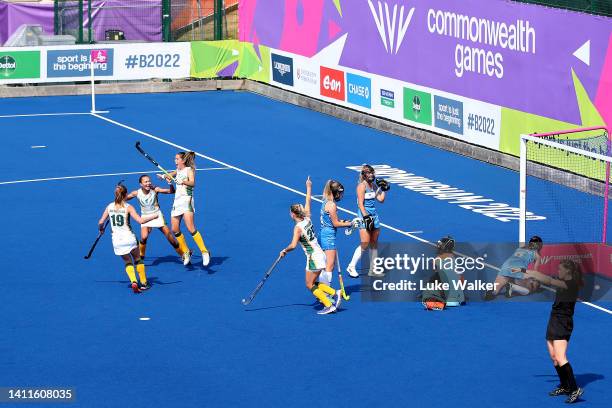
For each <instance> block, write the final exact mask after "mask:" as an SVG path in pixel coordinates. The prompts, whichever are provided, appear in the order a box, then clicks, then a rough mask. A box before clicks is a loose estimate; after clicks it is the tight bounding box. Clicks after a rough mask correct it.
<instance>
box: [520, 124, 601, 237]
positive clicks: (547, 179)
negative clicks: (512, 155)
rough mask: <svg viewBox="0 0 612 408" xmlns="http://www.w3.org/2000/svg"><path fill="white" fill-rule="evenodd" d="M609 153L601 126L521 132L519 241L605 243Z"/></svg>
mask: <svg viewBox="0 0 612 408" xmlns="http://www.w3.org/2000/svg"><path fill="white" fill-rule="evenodd" d="M610 151H611V143H610V135H609V132H608V130H607V129H606V128H604V127H593V128H581V129H572V130H563V131H557V132H552V133H542V134H533V135H521V156H520V210H521V212H520V214H521V215H520V226H519V241H520V242H526V239H529V237H531V236H533V235H538V236H540V237H542V239H543V240H544V242H567V243H572V242H583V243H586V242H592V243H600V242H603V243H605V242H606V238H607V229H608V228H607V227H608V196H609V184H610V164H611V163H612V157H611V154H610ZM526 211H529V212H533V213H536V214H538V215H541V216H542V217H539V219H536V220H530V219H529V218H528V217H526V216H525V214H526Z"/></svg>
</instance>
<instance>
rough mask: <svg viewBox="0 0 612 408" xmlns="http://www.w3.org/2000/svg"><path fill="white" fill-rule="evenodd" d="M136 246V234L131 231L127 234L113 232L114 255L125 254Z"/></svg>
mask: <svg viewBox="0 0 612 408" xmlns="http://www.w3.org/2000/svg"><path fill="white" fill-rule="evenodd" d="M134 248H138V241H137V240H136V235H134V234H133V233H129V234H113V250H114V251H115V255H120V256H121V255H127V254H129V253H130V252H132V251H133V250H134Z"/></svg>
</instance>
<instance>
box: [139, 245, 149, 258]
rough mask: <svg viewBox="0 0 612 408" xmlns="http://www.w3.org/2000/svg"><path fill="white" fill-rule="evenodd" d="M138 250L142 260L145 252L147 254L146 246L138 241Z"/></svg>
mask: <svg viewBox="0 0 612 408" xmlns="http://www.w3.org/2000/svg"><path fill="white" fill-rule="evenodd" d="M138 249H139V250H140V257H141V258H144V257H145V252H147V244H146V243H143V242H142V241H140V243H139V244H138Z"/></svg>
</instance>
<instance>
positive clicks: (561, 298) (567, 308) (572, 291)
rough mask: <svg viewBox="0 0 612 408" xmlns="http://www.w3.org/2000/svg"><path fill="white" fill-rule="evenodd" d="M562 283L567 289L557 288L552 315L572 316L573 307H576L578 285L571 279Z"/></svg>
mask: <svg viewBox="0 0 612 408" xmlns="http://www.w3.org/2000/svg"><path fill="white" fill-rule="evenodd" d="M564 282H565V284H566V285H567V289H563V288H557V293H556V295H555V303H553V306H552V313H555V314H561V315H565V316H573V315H574V306H576V300H577V299H578V292H579V290H580V288H579V287H578V283H577V282H576V281H575V280H573V279H572V280H566V281H564Z"/></svg>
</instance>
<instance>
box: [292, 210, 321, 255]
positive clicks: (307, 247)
mask: <svg viewBox="0 0 612 408" xmlns="http://www.w3.org/2000/svg"><path fill="white" fill-rule="evenodd" d="M297 226H298V228H299V229H300V245H302V248H303V249H304V253H306V255H311V254H312V253H314V252H315V251H322V249H321V247H320V246H319V241H317V234H316V233H315V229H314V226H313V225H312V221H310V218H308V217H307V218H304V219H303V220H302V221H300V222H298V223H297Z"/></svg>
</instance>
